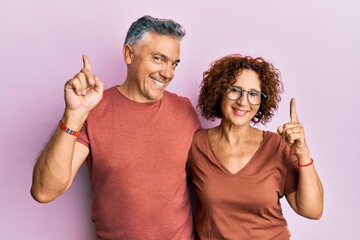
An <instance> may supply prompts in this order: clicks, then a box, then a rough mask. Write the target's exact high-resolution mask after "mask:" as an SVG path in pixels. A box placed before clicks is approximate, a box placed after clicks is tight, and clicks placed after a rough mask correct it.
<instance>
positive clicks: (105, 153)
mask: <svg viewBox="0 0 360 240" xmlns="http://www.w3.org/2000/svg"><path fill="white" fill-rule="evenodd" d="M184 35H185V31H184V30H183V28H182V26H181V25H180V24H178V23H176V22H174V21H172V20H168V19H156V18H153V17H150V16H144V17H142V18H139V19H138V20H137V21H135V22H134V23H133V24H132V25H131V26H130V29H129V30H128V33H127V36H126V39H125V43H124V46H123V55H124V60H125V63H126V64H127V76H126V79H125V81H124V82H123V84H121V85H119V86H114V87H112V88H109V89H107V90H105V91H104V94H103V84H102V82H101V81H100V79H99V78H98V77H97V76H95V75H94V74H93V73H92V69H91V64H90V61H89V58H88V57H87V56H85V55H84V56H83V63H84V68H83V69H81V71H80V72H79V73H78V74H77V75H75V77H74V78H72V79H70V80H69V81H68V82H67V83H66V84H65V102H66V108H65V112H64V115H63V117H62V119H61V122H60V127H59V128H58V129H57V130H56V131H55V133H54V135H53V136H52V138H51V140H50V141H49V143H48V144H47V146H46V147H45V149H44V150H43V152H42V154H41V155H40V157H39V159H38V161H37V163H36V166H35V168H34V174H33V184H32V188H31V194H32V196H33V197H34V199H35V200H37V201H39V202H50V201H52V200H53V199H55V198H56V197H58V196H59V195H61V194H62V193H64V192H65V191H66V190H67V189H68V188H69V187H70V185H71V183H72V181H73V180H74V177H75V175H76V172H77V171H78V169H79V168H80V166H81V164H82V163H83V162H84V161H85V159H87V161H86V162H87V166H88V170H89V176H90V180H91V187H92V190H93V214H92V215H93V216H92V219H93V221H94V222H95V225H96V234H97V239H193V238H194V236H193V225H192V213H191V206H190V201H189V194H188V191H187V188H186V172H185V165H186V160H187V155H188V150H189V147H190V144H191V141H192V136H193V133H194V132H195V131H196V130H197V129H198V128H199V127H200V123H199V119H198V117H197V114H196V112H195V110H194V108H193V107H192V105H191V103H190V101H189V100H188V99H186V98H184V97H180V96H177V95H175V94H173V93H170V92H168V91H165V88H166V87H167V86H168V84H169V83H170V81H171V80H172V79H173V77H174V73H175V69H176V66H177V65H178V63H179V62H180V59H179V56H180V40H181V39H182V37H183V36H184ZM78 131H79V133H78ZM77 134H78V135H77Z"/></svg>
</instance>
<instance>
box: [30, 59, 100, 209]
mask: <svg viewBox="0 0 360 240" xmlns="http://www.w3.org/2000/svg"><path fill="white" fill-rule="evenodd" d="M83 63H84V67H83V68H82V69H81V71H80V72H79V73H78V74H76V75H75V77H74V78H72V79H70V80H69V81H67V82H66V84H65V87H64V91H65V103H66V109H65V113H64V115H63V117H62V119H61V121H62V122H63V123H64V124H65V125H66V126H67V127H68V128H70V129H73V130H75V131H79V130H80V129H81V127H82V125H83V124H84V122H85V120H86V118H87V116H88V115H89V113H90V111H91V110H92V109H93V108H94V107H95V106H96V105H97V104H98V103H99V102H100V100H101V98H102V96H103V83H102V82H101V81H100V80H99V79H98V77H97V76H95V75H93V74H92V71H91V65H90V60H89V58H88V57H87V56H86V55H84V56H83ZM88 154H89V149H88V148H87V147H86V146H85V145H83V144H81V143H78V142H77V141H76V136H74V135H71V134H69V133H67V132H65V131H64V130H62V129H61V128H60V127H59V128H57V129H56V131H55V133H54V134H53V136H52V137H51V139H50V141H49V142H48V144H47V145H46V147H45V149H44V150H43V151H42V153H41V154H40V157H39V159H38V161H37V163H36V165H35V168H34V172H33V181H32V186H31V195H32V196H33V198H34V199H35V200H36V201H38V202H43V203H45V202H50V201H52V200H54V199H55V198H57V197H58V196H59V195H61V194H62V193H64V192H65V191H66V190H67V189H69V187H70V185H71V183H72V182H73V180H74V177H75V175H76V173H77V171H78V170H79V168H80V166H81V164H82V163H83V162H84V160H85V159H86V157H87V155H88Z"/></svg>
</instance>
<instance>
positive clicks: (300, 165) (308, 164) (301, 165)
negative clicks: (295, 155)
mask: <svg viewBox="0 0 360 240" xmlns="http://www.w3.org/2000/svg"><path fill="white" fill-rule="evenodd" d="M313 163H314V160H313V159H312V158H311V162H309V163H307V164H299V163H298V166H299V167H307V166H310V165H311V164H313Z"/></svg>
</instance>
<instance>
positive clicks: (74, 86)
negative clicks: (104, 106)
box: [64, 55, 104, 119]
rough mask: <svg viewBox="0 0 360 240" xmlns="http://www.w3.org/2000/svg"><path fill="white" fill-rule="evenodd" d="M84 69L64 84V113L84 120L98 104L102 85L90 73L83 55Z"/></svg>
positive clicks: (102, 89) (87, 59) (89, 67)
mask: <svg viewBox="0 0 360 240" xmlns="http://www.w3.org/2000/svg"><path fill="white" fill-rule="evenodd" d="M82 58H83V64H84V67H83V68H82V69H81V70H80V72H79V73H78V74H76V75H75V76H74V78H72V79H70V80H69V81H67V82H66V84H65V87H64V91H65V103H66V110H65V112H66V113H67V114H68V115H69V116H72V117H76V118H80V119H84V118H85V119H86V117H87V115H88V114H89V112H90V111H91V110H92V109H93V108H94V107H95V106H96V105H97V104H98V103H99V102H100V100H101V99H102V96H103V91H104V87H103V83H102V82H101V81H100V79H99V78H98V77H97V76H95V75H94V74H93V73H92V69H91V64H90V59H89V58H88V57H87V56H86V55H83V56H82Z"/></svg>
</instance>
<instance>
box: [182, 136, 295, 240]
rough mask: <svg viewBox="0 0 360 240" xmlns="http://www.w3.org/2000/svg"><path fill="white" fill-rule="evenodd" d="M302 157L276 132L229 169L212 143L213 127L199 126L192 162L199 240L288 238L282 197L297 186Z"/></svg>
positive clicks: (190, 161)
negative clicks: (244, 161)
mask: <svg viewBox="0 0 360 240" xmlns="http://www.w3.org/2000/svg"><path fill="white" fill-rule="evenodd" d="M297 162H298V159H297V157H296V155H295V154H294V152H293V151H292V150H291V149H290V147H289V146H288V145H287V144H286V143H285V142H284V141H283V139H282V138H281V137H280V136H279V135H278V134H276V133H273V132H269V131H264V139H263V141H262V143H261V144H260V146H259V148H258V150H257V151H256V152H255V154H254V155H253V157H252V158H251V159H250V161H249V162H248V163H247V164H246V165H245V166H244V167H243V168H242V169H241V170H240V171H238V172H237V173H235V174H233V173H231V172H230V171H229V170H227V169H226V168H225V167H224V166H223V164H222V163H221V162H220V161H219V160H218V159H217V157H216V154H215V153H214V151H213V149H212V148H211V145H210V141H209V136H208V130H207V129H202V130H200V131H198V132H197V133H196V134H195V136H194V138H193V143H192V146H191V148H190V152H189V159H188V165H189V169H190V172H191V176H192V181H193V183H194V185H195V190H196V193H197V206H196V210H195V220H194V221H195V229H196V232H197V235H198V238H199V239H219V240H220V239H236V240H240V239H267V240H270V239H274V240H275V239H276V240H282V239H289V232H288V230H287V223H286V220H285V219H284V217H283V214H282V209H281V205H280V202H279V199H280V198H282V197H283V196H284V195H285V193H287V194H289V193H291V192H293V191H295V190H296V188H297V181H298V172H299V170H298V166H297Z"/></svg>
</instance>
